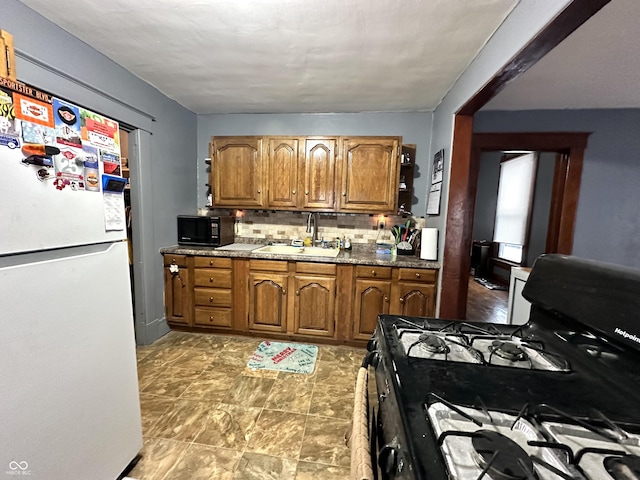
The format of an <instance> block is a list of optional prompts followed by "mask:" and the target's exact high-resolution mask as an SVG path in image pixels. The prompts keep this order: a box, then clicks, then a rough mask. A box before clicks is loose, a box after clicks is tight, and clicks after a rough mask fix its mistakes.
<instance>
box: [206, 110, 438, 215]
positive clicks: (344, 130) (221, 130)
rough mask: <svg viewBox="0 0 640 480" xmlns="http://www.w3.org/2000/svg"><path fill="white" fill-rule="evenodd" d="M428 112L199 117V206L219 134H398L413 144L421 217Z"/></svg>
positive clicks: (414, 208) (415, 207)
mask: <svg viewBox="0 0 640 480" xmlns="http://www.w3.org/2000/svg"><path fill="white" fill-rule="evenodd" d="M431 122H432V114H431V112H422V113H352V114H343V113H336V114H273V115H269V114H230V115H198V206H203V205H204V204H205V201H206V186H205V184H206V183H208V177H207V175H208V168H207V165H205V163H204V159H205V158H206V157H208V156H209V153H208V152H209V142H210V141H211V137H212V136H219V135H401V136H402V142H403V143H414V144H416V164H417V168H416V169H415V177H414V178H415V180H414V183H413V188H414V193H413V195H414V199H413V202H414V203H413V204H412V212H413V214H414V215H418V216H424V214H425V210H426V206H425V193H426V189H427V178H428V170H427V164H428V152H429V147H430V141H431Z"/></svg>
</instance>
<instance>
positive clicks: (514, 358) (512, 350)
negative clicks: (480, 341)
mask: <svg viewBox="0 0 640 480" xmlns="http://www.w3.org/2000/svg"><path fill="white" fill-rule="evenodd" d="M489 351H490V352H491V354H495V355H497V356H498V357H500V358H504V359H505V360H509V361H510V362H522V361H523V360H526V359H527V354H526V353H525V351H524V350H523V349H522V348H520V346H518V345H516V344H515V343H514V342H509V341H503V340H494V341H493V342H492V343H491V346H490V347H489Z"/></svg>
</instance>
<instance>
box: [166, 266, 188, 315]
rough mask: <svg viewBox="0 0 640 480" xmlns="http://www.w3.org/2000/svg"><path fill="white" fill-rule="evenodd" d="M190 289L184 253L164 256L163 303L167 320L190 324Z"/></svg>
mask: <svg viewBox="0 0 640 480" xmlns="http://www.w3.org/2000/svg"><path fill="white" fill-rule="evenodd" d="M192 293H193V292H192V290H191V288H190V285H189V268H188V267H187V257H186V256H184V255H165V257H164V305H165V310H166V317H167V322H169V323H176V324H179V325H191V319H192V314H191V309H192V303H191V299H192V296H193V295H192Z"/></svg>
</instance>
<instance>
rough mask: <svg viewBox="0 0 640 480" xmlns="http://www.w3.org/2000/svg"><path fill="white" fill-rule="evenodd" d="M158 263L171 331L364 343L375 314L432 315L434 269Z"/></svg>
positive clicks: (207, 260) (209, 260)
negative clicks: (162, 269)
mask: <svg viewBox="0 0 640 480" xmlns="http://www.w3.org/2000/svg"><path fill="white" fill-rule="evenodd" d="M164 264H165V306H166V316H167V321H168V323H169V324H170V325H175V326H181V327H193V328H194V329H195V328H203V329H204V328H206V329H209V330H211V331H230V332H234V333H252V334H256V335H260V336H264V337H267V338H269V336H270V335H271V336H272V337H273V338H300V339H305V338H306V339H307V340H309V341H312V340H313V339H314V338H315V339H318V340H319V341H320V340H321V339H323V340H322V341H327V342H335V343H345V342H351V343H353V344H363V343H364V342H366V341H368V340H369V339H370V338H371V335H372V334H373V331H374V330H375V328H376V323H377V319H378V315H380V314H386V313H391V314H401V315H407V316H433V315H434V312H435V298H436V284H437V277H438V272H437V270H428V269H420V268H399V267H393V266H388V267H387V266H379V265H375V266H368V265H355V266H352V265H347V264H341V265H340V266H338V265H336V264H329V263H313V262H295V261H286V260H261V259H235V260H233V262H232V259H231V258H226V257H200V256H185V255H168V254H165V258H164ZM172 264H173V265H176V267H177V269H178V271H177V272H171V270H175V269H176V267H171V265H172Z"/></svg>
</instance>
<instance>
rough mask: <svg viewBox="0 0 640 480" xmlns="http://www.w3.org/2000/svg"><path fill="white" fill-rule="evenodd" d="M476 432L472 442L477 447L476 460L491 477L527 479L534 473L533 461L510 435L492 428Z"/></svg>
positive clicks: (501, 479) (505, 479) (511, 479)
mask: <svg viewBox="0 0 640 480" xmlns="http://www.w3.org/2000/svg"><path fill="white" fill-rule="evenodd" d="M475 433H476V435H474V436H473V438H472V439H471V444H472V445H473V448H475V454H476V461H477V462H478V465H479V466H480V467H481V468H483V469H485V470H486V472H487V473H488V474H489V475H491V478H495V479H498V480H527V479H528V478H531V476H532V475H534V472H535V470H534V469H533V461H532V460H531V458H529V455H528V454H527V452H525V451H524V450H523V449H522V447H520V445H518V444H517V443H516V442H514V441H513V440H511V439H510V438H509V437H506V436H504V435H502V434H501V433H498V432H494V431H491V430H478V431H476V432H475ZM534 478H535V477H534Z"/></svg>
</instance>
